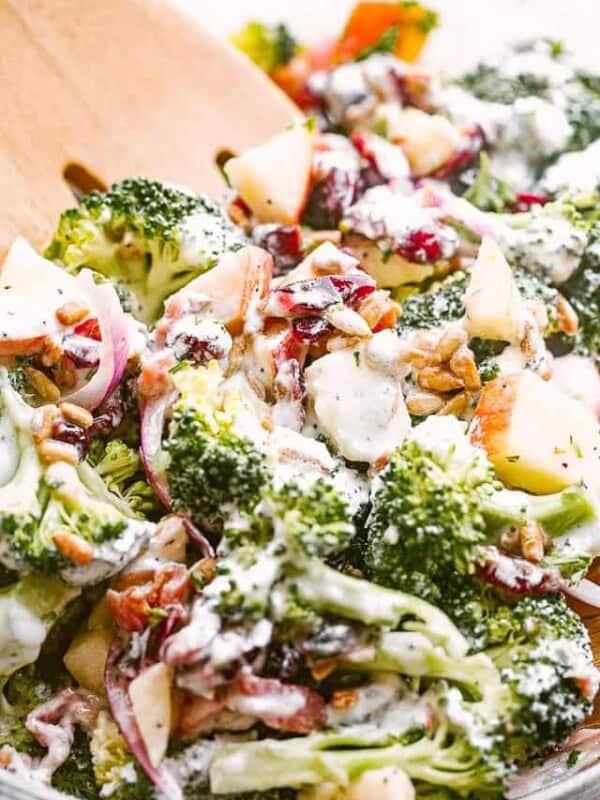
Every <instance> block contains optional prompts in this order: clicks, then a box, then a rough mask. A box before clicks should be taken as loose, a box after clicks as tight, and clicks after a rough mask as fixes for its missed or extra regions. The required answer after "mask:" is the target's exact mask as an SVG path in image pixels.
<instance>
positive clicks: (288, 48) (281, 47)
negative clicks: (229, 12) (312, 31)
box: [231, 20, 298, 73]
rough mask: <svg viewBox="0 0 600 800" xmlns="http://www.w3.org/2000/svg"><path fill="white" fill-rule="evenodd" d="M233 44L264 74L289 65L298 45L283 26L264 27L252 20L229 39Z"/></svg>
mask: <svg viewBox="0 0 600 800" xmlns="http://www.w3.org/2000/svg"><path fill="white" fill-rule="evenodd" d="M231 41H232V42H233V44H234V45H235V46H236V47H237V48H238V49H239V50H241V51H242V53H245V54H246V55H247V56H248V58H249V59H251V60H252V61H254V63H255V64H257V65H258V66H259V67H260V68H261V69H263V70H264V71H265V72H269V73H270V72H273V71H274V70H275V69H277V67H281V66H284V65H285V64H289V62H290V61H291V60H292V58H293V57H294V56H295V55H296V53H297V52H298V44H297V42H296V40H295V39H294V37H293V36H292V35H291V33H290V32H289V30H288V28H287V27H286V26H285V25H283V24H281V23H280V24H279V25H265V24H264V23H263V22H257V21H256V20H253V21H251V22H248V23H246V25H244V27H243V28H242V29H241V30H240V31H238V32H237V33H235V34H234V35H233V36H232V37H231Z"/></svg>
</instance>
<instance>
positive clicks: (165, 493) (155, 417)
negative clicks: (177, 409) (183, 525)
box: [140, 392, 177, 508]
mask: <svg viewBox="0 0 600 800" xmlns="http://www.w3.org/2000/svg"><path fill="white" fill-rule="evenodd" d="M176 396H177V395H176V393H175V392H168V393H167V394H163V395H161V396H160V397H156V398H152V399H151V400H147V401H145V402H144V404H143V405H142V412H141V427H140V455H141V457H142V463H143V465H144V469H145V470H146V475H147V476H148V480H149V481H150V483H151V485H152V488H153V489H154V491H155V492H156V494H157V495H158V497H159V499H160V501H161V503H162V504H163V505H164V506H165V507H166V508H170V507H171V502H172V500H171V492H170V491H169V485H168V483H167V476H166V475H165V471H164V469H163V466H162V463H161V461H162V457H163V449H162V444H161V440H162V434H163V429H164V426H165V415H166V413H167V409H168V408H169V406H170V405H171V403H172V402H173V401H174V400H175V397H176Z"/></svg>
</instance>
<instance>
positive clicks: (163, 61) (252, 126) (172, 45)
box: [0, 0, 299, 258]
mask: <svg viewBox="0 0 600 800" xmlns="http://www.w3.org/2000/svg"><path fill="white" fill-rule="evenodd" d="M0 108H1V109H2V114H1V115H0V189H1V193H2V197H1V203H0V258H2V257H3V255H4V253H5V252H6V250H7V249H8V247H9V246H10V244H11V242H12V240H13V239H14V237H15V236H16V235H17V234H22V235H24V236H25V237H27V239H28V240H29V241H30V242H31V243H32V244H33V245H35V246H37V247H43V246H44V245H45V243H46V242H47V241H48V239H49V237H50V236H51V234H52V232H53V230H54V228H55V226H56V223H57V220H58V216H59V214H60V212H61V211H62V210H63V209H65V208H67V207H69V206H71V205H73V202H74V201H73V194H72V192H71V190H70V188H69V184H71V185H73V184H75V185H76V186H77V187H78V188H80V189H81V190H83V191H89V190H90V189H92V188H97V187H103V186H105V185H107V184H110V183H112V182H114V181H116V180H120V179H122V178H125V177H131V176H137V175H143V176H146V177H150V178H157V179H159V180H164V181H171V182H173V183H179V184H184V185H186V186H189V187H190V188H192V189H194V190H197V191H203V192H207V193H208V194H213V195H219V194H220V193H221V192H222V191H223V188H224V183H223V180H222V178H221V176H220V174H219V171H218V168H217V167H216V165H215V157H216V155H217V153H219V151H221V150H231V151H233V152H237V151H241V150H243V149H244V148H247V147H250V146H252V145H254V144H257V143H259V142H261V141H262V140H264V139H265V138H267V137H268V136H270V135H271V134H273V133H275V132H277V131H279V130H281V129H282V128H284V127H285V126H286V125H288V124H289V123H290V122H291V121H292V120H293V119H294V118H295V117H296V116H298V115H299V111H298V109H297V108H296V106H295V105H294V104H293V103H292V102H291V101H290V100H289V99H288V98H287V97H286V96H285V95H284V94H283V93H282V92H281V91H280V90H279V89H278V88H277V87H276V86H275V85H274V84H273V83H272V82H271V81H270V80H269V79H268V78H267V77H266V76H265V75H264V74H263V73H262V72H261V71H260V70H259V69H258V68H257V67H255V66H254V64H252V63H251V62H250V61H249V60H248V59H246V58H245V57H244V56H242V55H241V54H239V53H238V52H237V51H236V50H234V48H233V47H232V46H230V45H229V44H228V43H227V42H223V41H220V40H218V39H216V38H214V37H213V36H212V35H210V34H209V33H207V32H206V31H205V30H204V29H203V28H202V27H201V26H200V25H199V24H198V22H197V21H195V20H194V19H192V18H190V17H188V16H187V15H186V14H185V13H183V12H182V11H181V10H179V9H178V8H177V7H176V6H175V5H174V4H172V3H170V2H169V0H101V2H98V3H95V2H92V1H91V0H0Z"/></svg>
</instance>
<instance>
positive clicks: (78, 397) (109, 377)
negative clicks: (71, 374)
mask: <svg viewBox="0 0 600 800" xmlns="http://www.w3.org/2000/svg"><path fill="white" fill-rule="evenodd" d="M76 280H77V282H78V284H79V288H80V290H81V291H82V292H83V294H84V295H85V296H86V298H87V299H88V301H89V303H90V306H91V308H92V309H93V311H94V313H95V315H96V317H97V320H98V325H99V326H100V334H101V336H102V350H101V355H100V363H99V365H98V369H97V370H96V372H95V373H94V376H93V377H92V379H91V380H90V381H89V382H88V383H86V384H85V386H82V387H81V388H80V389H77V391H75V392H73V393H72V394H70V395H69V396H68V398H67V399H68V400H70V401H71V402H73V403H77V405H80V406H83V407H84V408H87V409H89V410H90V411H93V410H94V409H96V408H98V406H100V405H101V404H102V403H103V402H104V400H106V398H107V397H108V396H109V395H110V394H111V392H112V391H113V389H114V388H115V386H116V385H117V384H118V383H119V381H120V380H121V378H122V377H123V373H124V372H125V367H126V366H127V358H128V356H129V332H130V326H129V324H128V322H127V317H126V316H125V313H124V311H123V309H122V308H121V303H120V302H119V298H118V296H117V293H116V292H115V290H114V288H113V286H112V284H110V283H108V282H106V283H96V282H95V280H94V277H93V275H92V273H91V272H90V271H89V270H87V269H85V270H83V271H82V272H80V273H79V275H78V276H77V278H76Z"/></svg>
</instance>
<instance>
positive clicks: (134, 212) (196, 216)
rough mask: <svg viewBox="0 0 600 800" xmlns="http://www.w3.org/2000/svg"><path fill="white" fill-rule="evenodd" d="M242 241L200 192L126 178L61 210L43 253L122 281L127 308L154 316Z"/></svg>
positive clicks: (149, 319)
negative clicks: (177, 292)
mask: <svg viewBox="0 0 600 800" xmlns="http://www.w3.org/2000/svg"><path fill="white" fill-rule="evenodd" d="M243 243H244V236H243V234H242V233H241V231H240V230H239V229H237V228H236V227H235V226H234V225H233V224H232V223H231V221H230V220H229V219H228V217H227V216H226V215H225V214H224V212H223V211H222V210H221V209H220V208H219V206H217V205H216V204H215V203H213V202H212V201H211V200H209V199H208V198H206V197H204V196H203V195H197V194H193V193H192V192H189V191H187V190H185V189H182V188H178V187H175V186H172V185H168V184H163V183H160V182H158V181H152V180H148V179H146V178H130V179H127V180H124V181H122V182H121V183H116V184H115V185H114V186H112V187H111V188H110V189H109V190H108V191H107V192H92V193H91V194H89V195H87V196H86V197H84V198H83V199H82V201H81V204H80V205H79V206H78V207H77V208H72V209H69V210H67V211H65V212H63V214H62V216H61V218H60V221H59V224H58V228H57V230H56V232H55V234H54V238H53V239H52V241H51V242H50V244H49V245H48V248H47V250H46V256H47V258H51V259H53V260H55V261H57V262H59V263H60V264H62V265H63V266H64V267H65V269H67V270H69V271H70V272H78V271H79V270H80V269H82V268H83V267H89V268H90V269H92V270H95V271H97V272H99V273H101V274H102V275H105V276H106V277H107V278H110V279H111V280H113V281H115V282H116V283H120V284H122V285H124V286H125V287H126V288H127V289H128V291H129V294H130V301H131V307H132V311H133V313H134V314H135V315H136V316H137V317H138V318H139V319H141V320H143V321H144V322H152V321H153V320H155V319H156V318H157V317H158V316H160V313H161V309H162V304H163V301H164V300H165V298H166V297H168V296H169V295H170V294H172V293H173V292H175V291H176V290H177V289H179V288H181V287H182V286H185V284H186V283H189V281H190V280H192V279H193V278H195V277H196V276H197V275H199V274H200V273H202V272H204V271H205V270H207V269H210V268H211V267H212V266H214V265H215V263H216V261H217V259H218V258H219V256H220V255H221V254H222V253H224V252H227V251H229V250H234V249H236V248H238V247H240V246H241V245H242V244H243Z"/></svg>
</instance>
